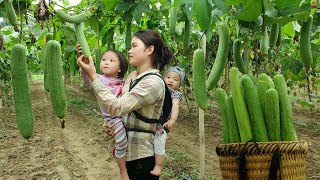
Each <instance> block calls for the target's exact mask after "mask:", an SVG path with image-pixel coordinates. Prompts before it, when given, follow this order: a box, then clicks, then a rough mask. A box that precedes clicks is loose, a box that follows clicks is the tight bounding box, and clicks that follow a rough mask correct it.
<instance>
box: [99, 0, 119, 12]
mask: <svg viewBox="0 0 320 180" xmlns="http://www.w3.org/2000/svg"><path fill="white" fill-rule="evenodd" d="M119 2H120V0H101V3H102V4H103V6H104V8H105V9H106V10H107V11H113V10H114V9H115V8H116V6H117V5H118V3H119Z"/></svg>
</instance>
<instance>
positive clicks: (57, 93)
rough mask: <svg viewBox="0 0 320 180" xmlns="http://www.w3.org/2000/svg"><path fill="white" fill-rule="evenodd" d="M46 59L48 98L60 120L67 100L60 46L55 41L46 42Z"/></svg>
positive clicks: (63, 115)
mask: <svg viewBox="0 0 320 180" xmlns="http://www.w3.org/2000/svg"><path fill="white" fill-rule="evenodd" d="M46 57H47V58H48V66H49V67H50V68H49V69H48V77H49V86H50V90H49V92H50V98H51V102H52V107H53V111H54V113H55V115H56V116H57V117H58V118H60V119H62V118H64V117H65V114H66V110H67V99H66V93H65V87H64V80H63V71H62V59H61V57H62V54H61V45H60V43H59V42H58V41H56V40H50V41H48V43H47V45H46Z"/></svg>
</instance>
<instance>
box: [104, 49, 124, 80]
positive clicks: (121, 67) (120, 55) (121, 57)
mask: <svg viewBox="0 0 320 180" xmlns="http://www.w3.org/2000/svg"><path fill="white" fill-rule="evenodd" d="M107 52H113V53H114V54H116V55H117V57H118V58H119V61H120V70H121V71H120V72H119V73H118V78H124V75H125V74H126V73H127V70H128V60H127V58H125V57H124V55H123V54H122V53H121V52H120V51H117V50H115V49H109V50H107V51H105V52H104V53H103V54H105V53H107Z"/></svg>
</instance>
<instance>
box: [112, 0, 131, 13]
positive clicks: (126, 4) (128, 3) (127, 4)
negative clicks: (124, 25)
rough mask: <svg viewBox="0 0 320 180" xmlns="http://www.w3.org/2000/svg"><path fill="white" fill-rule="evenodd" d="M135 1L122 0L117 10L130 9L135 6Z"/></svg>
mask: <svg viewBox="0 0 320 180" xmlns="http://www.w3.org/2000/svg"><path fill="white" fill-rule="evenodd" d="M135 4H136V3H135V2H134V1H133V0H129V1H124V2H120V3H119V4H118V5H117V7H116V10H118V11H125V12H127V11H129V10H130V9H131V8H132V7H133V6H135Z"/></svg>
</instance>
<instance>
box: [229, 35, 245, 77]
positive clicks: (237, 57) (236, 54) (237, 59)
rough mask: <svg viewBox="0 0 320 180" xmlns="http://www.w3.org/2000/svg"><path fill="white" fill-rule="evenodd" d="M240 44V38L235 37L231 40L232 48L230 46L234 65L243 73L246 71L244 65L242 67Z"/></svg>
mask: <svg viewBox="0 0 320 180" xmlns="http://www.w3.org/2000/svg"><path fill="white" fill-rule="evenodd" d="M240 46H241V40H240V39H236V40H234V41H233V48H232V50H233V51H232V57H233V61H234V63H235V65H236V67H237V68H238V69H239V71H240V72H241V73H243V74H245V73H246V70H245V67H244V62H243V60H242V58H241V54H240Z"/></svg>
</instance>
